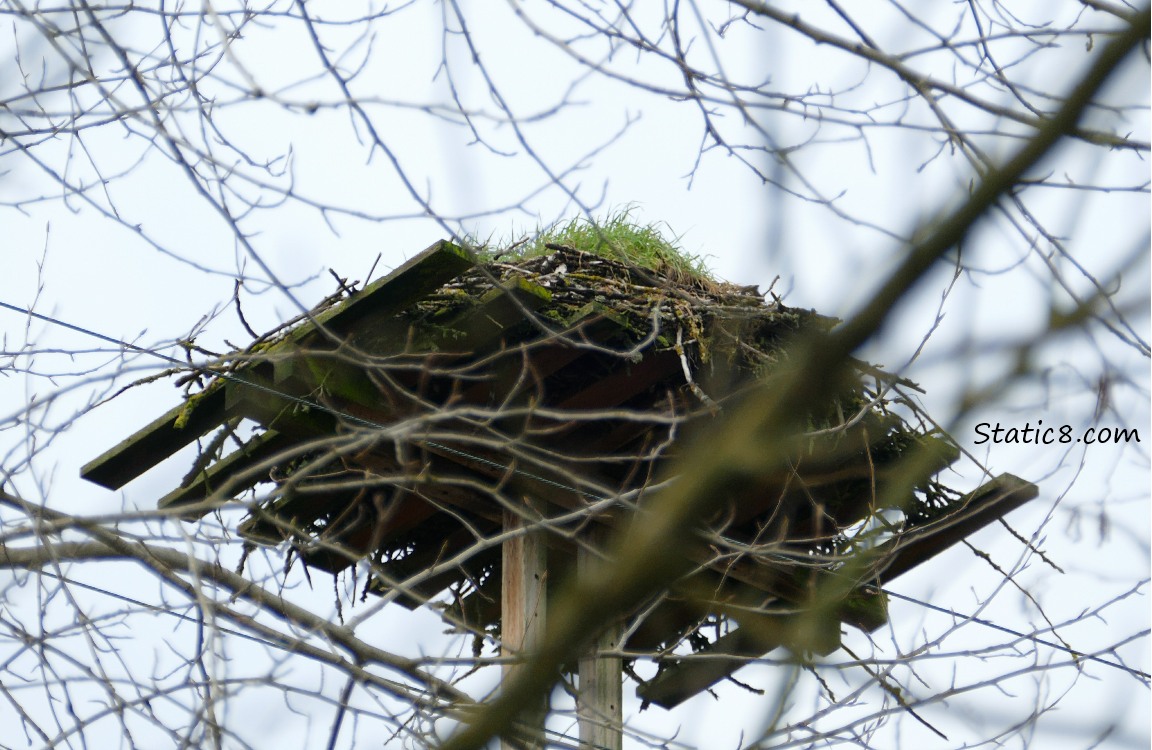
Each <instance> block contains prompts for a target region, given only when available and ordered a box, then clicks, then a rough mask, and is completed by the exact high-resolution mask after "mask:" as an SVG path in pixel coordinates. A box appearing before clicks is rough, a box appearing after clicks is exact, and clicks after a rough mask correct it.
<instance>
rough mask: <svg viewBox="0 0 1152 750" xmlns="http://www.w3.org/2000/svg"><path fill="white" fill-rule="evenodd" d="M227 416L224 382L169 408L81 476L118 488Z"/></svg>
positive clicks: (118, 444) (100, 457) (122, 441)
mask: <svg viewBox="0 0 1152 750" xmlns="http://www.w3.org/2000/svg"><path fill="white" fill-rule="evenodd" d="M226 418H227V414H226V413H225V409H224V388H223V383H220V384H219V385H217V386H215V387H210V388H209V390H206V391H204V392H203V393H202V394H199V395H197V396H193V397H191V398H189V399H188V400H186V401H185V402H184V403H182V404H180V405H179V406H177V407H175V408H173V409H170V410H169V411H168V412H167V413H165V414H164V415H163V416H161V417H158V418H157V419H155V420H154V421H153V422H152V423H151V424H150V425H148V426H147V427H145V428H144V429H142V430H140V431H139V432H137V433H135V434H133V435H131V436H129V437H127V438H125V439H124V440H121V441H120V442H119V443H117V444H116V445H115V446H114V447H112V448H109V449H108V450H106V451H105V452H104V453H103V454H101V455H100V456H98V457H97V458H94V459H92V460H91V461H89V462H88V463H86V464H84V466H83V467H81V469H80V476H81V477H83V478H84V479H87V480H88V481H89V482H95V483H96V484H99V485H101V486H102V487H107V488H108V489H110V490H118V489H120V488H121V487H123V486H124V485H126V484H128V483H129V482H131V481H132V480H133V479H135V478H136V477H138V476H140V475H141V474H143V473H144V472H146V471H148V470H149V469H151V468H152V467H153V466H155V465H157V464H158V463H160V462H161V461H163V460H164V459H166V458H168V457H169V456H171V455H172V454H173V453H175V452H176V451H178V450H180V449H181V448H183V447H184V446H186V445H188V444H189V443H191V442H192V441H193V440H195V439H196V438H198V437H200V436H201V435H203V434H204V433H206V432H208V431H209V430H211V429H213V428H214V427H219V426H220V425H221V424H223V422H224V420H225V419H226Z"/></svg>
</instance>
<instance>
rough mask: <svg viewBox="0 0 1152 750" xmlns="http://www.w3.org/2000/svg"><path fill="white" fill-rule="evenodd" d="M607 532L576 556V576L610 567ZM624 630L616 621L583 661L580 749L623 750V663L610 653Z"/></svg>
mask: <svg viewBox="0 0 1152 750" xmlns="http://www.w3.org/2000/svg"><path fill="white" fill-rule="evenodd" d="M606 536H607V534H606V531H605V530H602V529H597V530H594V531H593V532H592V533H590V534H589V535H588V536H587V537H586V539H585V542H586V543H587V545H588V546H585V545H581V546H580V547H579V549H578V551H577V553H576V569H577V574H578V575H579V576H581V577H584V576H588V575H590V574H592V573H594V572H595V571H598V570H601V569H602V568H603V567H604V566H605V565H606V564H610V563H608V562H607V561H605V560H603V559H602V558H601V557H600V553H599V550H600V549H601V548H603V546H604V541H605V537H606ZM622 636H623V626H622V624H621V623H620V622H619V621H618V620H617V621H613V622H611V623H608V624H607V627H605V628H604V629H603V631H602V632H601V633H600V634H599V635H598V636H597V637H596V638H595V639H594V640H593V642H592V645H591V647H590V648H589V650H588V653H587V654H585V655H584V656H583V657H581V659H580V682H579V684H578V685H577V687H578V689H579V692H578V694H577V698H576V713H577V716H578V720H579V724H580V745H581V746H582V747H584V746H587V747H591V748H598V749H599V750H620V748H621V746H622V744H623V741H624V734H623V732H624V730H623V727H624V708H623V703H624V692H623V691H624V687H623V685H624V682H623V681H624V674H623V662H622V660H621V659H620V657H619V656H615V655H612V654H611V653H610V652H613V651H619V650H620V646H621V643H620V639H621V637H622Z"/></svg>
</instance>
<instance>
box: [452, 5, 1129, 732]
mask: <svg viewBox="0 0 1152 750" xmlns="http://www.w3.org/2000/svg"><path fill="white" fill-rule="evenodd" d="M740 4H742V5H745V7H749V9H753V10H756V11H757V12H761V11H763V13H764V14H765V15H768V16H770V17H773V18H777V17H778V20H780V21H781V22H786V23H789V24H794V23H799V20H798V19H796V18H794V17H788V18H785V16H784V14H783V13H781V12H779V11H776V10H774V9H771V8H768V7H767V6H762V5H759V4H755V3H750V2H741V3H740ZM1149 23H1150V15H1149V10H1148V8H1147V7H1146V8H1144V9H1143V10H1142V11H1141V12H1140V13H1138V14H1136V15H1135V16H1134V17H1133V18H1132V19H1131V21H1130V25H1129V27H1128V28H1127V29H1125V30H1124V31H1123V32H1121V33H1119V34H1117V35H1116V37H1115V38H1113V39H1112V40H1111V41H1110V42H1109V43H1108V44H1107V45H1105V46H1104V47H1103V48H1102V49H1101V50H1100V52H1099V53H1097V55H1096V59H1095V60H1094V61H1093V63H1092V65H1091V67H1090V68H1089V69H1088V70H1087V72H1086V73H1085V74H1084V75H1083V76H1082V77H1081V79H1080V80H1079V81H1078V82H1077V84H1076V85H1075V86H1074V87H1073V88H1072V90H1071V91H1070V92H1069V93H1068V94H1067V96H1066V97H1064V99H1063V104H1062V106H1061V107H1060V109H1059V110H1058V111H1057V112H1055V113H1054V114H1053V115H1052V116H1051V117H1050V118H1048V119H1046V120H1044V121H1042V122H1041V123H1039V125H1040V127H1039V128H1038V130H1037V132H1036V134H1035V135H1034V136H1033V137H1032V138H1030V139H1029V140H1028V142H1027V143H1026V144H1025V145H1024V146H1023V147H1022V148H1021V149H1020V150H1019V151H1017V152H1016V153H1015V154H1014V155H1013V156H1012V157H1011V158H1009V159H1008V160H1007V161H1005V162H1004V163H1003V165H1002V166H1001V167H999V168H997V169H993V170H991V171H989V172H988V173H987V174H986V175H985V176H984V178H983V179H982V180H981V181H980V183H979V184H978V185H977V186H976V188H975V189H974V190H973V192H972V193H971V195H970V196H969V197H968V198H967V199H966V200H965V201H964V203H963V204H962V205H961V206H960V207H959V208H957V209H956V210H955V211H953V212H952V213H950V214H948V215H947V216H945V217H943V218H942V219H941V220H940V221H938V222H935V223H934V224H930V225H928V226H926V227H924V228H923V229H922V231H921V232H919V233H918V235H919V236H921V237H922V239H920V240H919V241H918V242H915V243H914V244H913V245H912V246H911V247H910V248H909V251H908V254H907V256H906V258H905V260H904V262H903V263H902V264H901V265H900V266H899V268H897V269H896V271H895V272H894V273H893V274H892V275H891V276H890V277H889V279H888V281H887V282H885V283H884V285H883V286H882V287H881V288H880V289H879V290H878V291H877V292H876V293H875V294H874V295H873V296H872V299H871V301H870V302H869V303H868V304H867V305H866V306H865V307H864V308H863V309H862V310H861V311H860V312H859V313H858V314H856V315H855V316H854V317H853V318H852V319H851V320H849V321H848V322H847V323H845V324H844V325H843V326H841V327H839V328H838V329H836V330H835V331H833V332H832V333H830V334H828V335H827V337H825V338H822V339H819V340H815V341H808V342H801V345H800V346H799V347H798V348H799V351H798V352H797V354H796V356H795V357H794V362H795V364H794V366H793V367H791V368H789V369H788V371H787V372H785V373H781V374H779V375H778V376H777V377H776V378H775V380H774V382H773V383H772V384H771V385H770V387H765V388H763V389H761V390H759V391H758V392H757V393H756V394H755V395H754V396H752V397H751V398H750V399H748V400H747V401H746V402H745V403H744V404H743V405H742V406H741V408H738V409H734V410H731V411H730V412H729V414H728V419H727V420H726V421H725V423H724V425H723V427H722V428H721V429H719V430H717V431H716V432H715V434H713V435H711V436H709V439H708V448H707V450H700V448H701V446H699V445H697V446H696V448H697V449H696V450H689V451H688V452H687V454H686V456H685V458H684V459H683V461H682V462H681V463H680V465H679V467H678V472H677V473H678V475H679V478H678V481H677V482H676V483H675V484H674V485H673V486H672V487H671V488H670V489H668V490H666V491H664V492H663V493H661V494H660V495H659V496H657V497H655V498H653V499H652V501H651V502H650V504H649V505H648V506H647V508H645V509H644V510H642V511H640V512H639V513H637V514H636V516H635V517H634V519H633V522H632V524H631V526H630V528H629V529H628V530H627V531H626V532H625V533H623V534H621V535H620V537H619V539H618V540H617V543H616V544H615V545H614V546H613V548H612V552H613V554H612V557H613V559H614V560H615V564H614V565H613V566H612V567H611V570H610V571H602V572H601V573H600V574H599V575H596V576H594V577H590V578H588V579H586V580H582V581H576V582H575V583H573V584H571V585H570V587H569V589H568V590H567V591H566V592H565V595H563V596H562V597H561V598H560V599H559V601H558V603H557V606H555V608H554V611H553V612H552V613H550V615H549V627H548V630H547V633H546V635H545V638H544V642H543V644H542V645H541V647H540V650H539V651H538V652H537V653H536V654H535V655H534V656H533V658H531V660H530V661H529V663H528V664H526V665H525V667H524V669H523V670H522V671H521V672H519V673H518V674H517V676H516V678H515V679H513V680H509V681H507V682H506V683H505V684H504V685H503V686H502V688H501V692H500V694H499V695H498V697H496V698H495V699H494V700H493V701H492V702H491V703H490V704H489V705H488V707H487V709H486V710H485V711H483V713H481V715H480V716H479V717H478V718H477V719H476V720H475V721H474V722H472V723H470V724H468V725H467V726H465V727H464V728H463V729H461V730H460V731H459V732H458V733H457V734H456V735H454V736H453V737H452V738H451V739H449V740H448V741H447V742H446V743H445V744H444V746H443V747H444V748H445V749H446V750H465V749H468V750H471V749H472V748H480V747H483V746H484V745H485V744H486V743H487V742H488V741H489V740H490V739H491V738H492V737H494V736H497V735H500V734H501V733H503V732H504V731H506V729H507V728H508V727H509V726H510V725H511V723H512V722H513V721H515V719H516V717H517V716H518V714H519V711H520V708H521V707H522V706H524V705H528V704H529V703H530V702H531V701H532V700H534V699H535V697H536V696H539V695H540V694H541V693H544V692H545V691H547V690H548V688H549V687H550V686H551V685H552V684H554V682H555V681H556V680H557V675H558V670H559V668H560V665H562V664H564V663H565V662H567V661H570V660H572V659H573V658H575V657H576V656H578V655H579V653H580V652H581V649H582V648H583V647H584V645H585V644H586V643H587V642H588V641H589V639H591V638H593V637H595V636H596V634H597V633H598V632H599V630H600V628H601V627H602V623H605V622H609V621H611V620H612V619H613V618H614V617H616V616H618V615H619V614H621V613H623V612H624V611H626V609H627V608H628V607H629V606H632V605H633V604H634V603H636V602H638V601H643V600H644V599H646V598H647V597H649V596H651V595H652V594H653V593H655V592H657V591H658V590H660V588H662V587H663V586H665V585H667V584H668V583H670V582H671V581H672V580H674V579H675V578H676V577H677V576H678V575H679V574H680V573H681V572H683V571H684V569H685V561H684V559H683V558H682V556H681V555H680V554H679V550H680V549H681V548H682V547H684V546H685V544H686V543H687V541H688V540H689V538H690V534H691V530H692V529H693V528H694V526H695V524H696V523H697V522H698V520H699V519H701V518H702V517H704V516H706V515H707V514H708V513H709V512H710V511H711V510H713V509H714V508H716V507H717V505H718V504H719V503H720V502H721V501H722V499H723V498H724V497H725V495H726V493H725V486H726V485H728V484H729V483H730V482H732V481H734V479H735V478H736V477H739V476H741V475H743V474H745V473H747V472H765V473H775V472H777V471H783V470H785V469H786V466H784V465H783V457H784V456H786V455H787V450H786V449H787V447H788V444H789V443H790V441H791V440H792V436H794V435H797V434H798V433H799V432H800V427H801V421H802V419H803V414H804V413H805V411H806V410H807V409H808V408H809V407H811V406H812V405H813V404H817V403H819V402H820V399H821V398H822V396H823V395H824V394H826V393H828V392H830V390H831V386H833V385H834V384H835V383H837V381H838V380H839V379H840V377H841V376H842V375H843V373H844V371H845V368H846V365H847V359H848V357H849V356H850V355H851V353H852V352H853V351H854V350H855V349H856V348H857V347H858V346H860V345H861V344H862V343H864V342H865V341H866V340H867V339H868V338H869V337H870V336H872V335H874V334H875V333H876V332H877V331H878V330H880V328H881V327H882V326H883V324H884V323H885V321H886V320H887V318H888V316H889V314H890V313H891V311H892V310H893V308H894V307H895V306H896V304H897V303H898V302H899V301H900V300H901V299H902V298H903V297H904V296H905V295H906V294H907V292H908V291H909V290H910V289H912V288H913V287H914V286H915V285H916V283H917V282H918V281H919V280H920V279H921V278H922V277H923V276H924V274H925V273H926V272H927V271H928V269H929V268H930V267H931V266H932V265H933V264H934V263H935V262H936V261H937V260H938V259H939V258H941V257H942V256H943V255H944V253H946V252H947V251H948V250H949V249H951V248H953V247H955V246H956V245H957V244H958V243H959V242H960V241H961V240H963V239H964V237H965V236H967V235H968V233H969V232H970V231H971V230H972V229H973V227H975V226H976V225H977V224H978V223H979V222H980V220H981V219H982V218H983V217H984V216H985V215H986V214H987V212H988V211H989V210H990V209H991V208H992V207H994V206H995V205H996V204H997V203H998V202H999V200H1000V199H1001V198H1002V196H1004V195H1005V194H1006V193H1007V192H1009V191H1010V190H1012V188H1013V187H1014V186H1015V185H1016V184H1018V182H1019V181H1020V180H1021V179H1023V178H1024V177H1025V176H1026V174H1027V173H1028V171H1029V170H1031V169H1033V168H1034V167H1035V166H1036V165H1038V164H1039V163H1040V162H1041V161H1042V160H1043V159H1044V157H1045V156H1047V155H1048V154H1049V152H1050V151H1051V149H1052V148H1053V147H1054V146H1055V145H1056V144H1057V143H1058V142H1059V141H1060V140H1061V139H1062V138H1065V137H1069V136H1076V135H1077V133H1078V132H1079V131H1078V122H1079V120H1080V118H1081V116H1082V115H1083V113H1084V111H1085V109H1086V108H1087V107H1088V106H1089V104H1090V103H1091V100H1092V97H1093V96H1094V95H1095V94H1096V93H1097V92H1098V91H1099V90H1100V88H1101V87H1102V86H1103V85H1104V84H1105V83H1106V82H1107V81H1108V79H1109V77H1110V76H1111V75H1112V73H1113V72H1114V71H1115V70H1116V69H1117V68H1118V67H1119V66H1120V64H1121V63H1122V62H1123V61H1124V60H1125V58H1126V57H1127V56H1128V55H1129V53H1130V52H1131V51H1132V50H1134V49H1136V48H1137V47H1138V46H1139V45H1140V43H1141V42H1142V41H1144V40H1145V39H1146V38H1147V37H1148V27H1149Z"/></svg>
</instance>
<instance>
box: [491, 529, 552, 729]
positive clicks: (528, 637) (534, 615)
mask: <svg viewBox="0 0 1152 750" xmlns="http://www.w3.org/2000/svg"><path fill="white" fill-rule="evenodd" d="M524 526H525V521H524V519H522V518H521V517H520V515H519V514H517V513H514V512H513V511H511V510H505V511H504V530H505V531H516V530H520V529H523V528H524ZM547 566H548V547H547V544H546V541H545V539H544V537H543V533H542V532H540V531H529V532H528V533H526V534H521V535H520V536H516V537H513V538H511V539H509V540H508V541H506V542H504V545H503V564H502V571H501V581H500V653H501V656H505V657H508V656H511V657H518V658H531V655H532V654H533V653H534V652H535V651H536V650H537V649H538V648H539V645H540V643H541V642H542V640H543V638H544V628H545V626H546V623H547V599H548V570H547ZM519 669H520V665H519V664H515V663H512V664H505V665H504V667H503V671H504V678H503V679H504V681H505V682H507V681H508V680H509V679H510V678H512V677H514V676H515V675H516V673H517V671H518V670H519ZM546 712H547V700H546V696H540V699H539V701H538V702H537V703H536V704H535V705H529V706H524V707H523V709H522V710H521V712H520V722H521V724H522V726H524V727H525V728H526V729H525V733H526V734H527V735H528V736H527V737H525V736H524V734H521V736H520V737H519V738H517V739H516V740H515V741H512V740H506V739H501V742H500V747H501V750H537V749H540V748H543V747H544V719H545V715H546Z"/></svg>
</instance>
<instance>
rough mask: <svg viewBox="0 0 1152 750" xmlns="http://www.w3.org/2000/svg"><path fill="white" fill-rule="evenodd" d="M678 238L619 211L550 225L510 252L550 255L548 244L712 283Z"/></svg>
mask: <svg viewBox="0 0 1152 750" xmlns="http://www.w3.org/2000/svg"><path fill="white" fill-rule="evenodd" d="M678 239H679V238H673V239H668V238H667V237H665V236H664V233H663V232H661V231H660V226H659V225H657V224H638V223H636V222H634V221H633V220H632V217H631V212H630V211H628V210H622V211H618V212H615V213H612V214H610V215H608V216H607V217H606V218H604V219H599V220H595V221H589V220H588V219H585V218H577V219H572V220H571V221H568V222H561V223H558V224H553V225H552V226H550V227H547V228H545V229H541V230H539V231H537V232H536V233H535V235H534V236H532V237H531V238H529V239H528V240H527V241H526V242H523V243H521V244H519V245H517V246H515V247H514V249H511V248H510V249H511V255H512V256H513V257H519V258H532V257H536V256H539V255H547V254H549V253H551V252H554V248H550V247H548V246H549V245H561V246H564V247H567V248H571V249H573V250H579V251H581V252H585V253H593V254H595V255H599V256H602V257H605V258H612V259H613V260H618V261H620V262H622V263H628V264H630V265H634V266H639V267H641V268H646V269H648V270H650V271H655V272H657V273H661V274H664V275H666V276H669V277H671V278H674V279H677V280H681V281H690V280H694V279H699V280H708V281H712V280H713V278H712V274H711V272H710V271H709V270H708V267H707V266H706V265H705V264H704V261H703V259H701V258H700V257H698V256H695V255H692V254H690V253H687V252H685V251H684V250H683V249H681V248H680V247H679V245H678V244H677V242H678ZM507 253H508V250H504V251H503V253H502V252H501V251H500V250H496V251H495V252H494V253H493V255H494V256H500V255H502V254H503V255H504V257H507Z"/></svg>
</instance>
